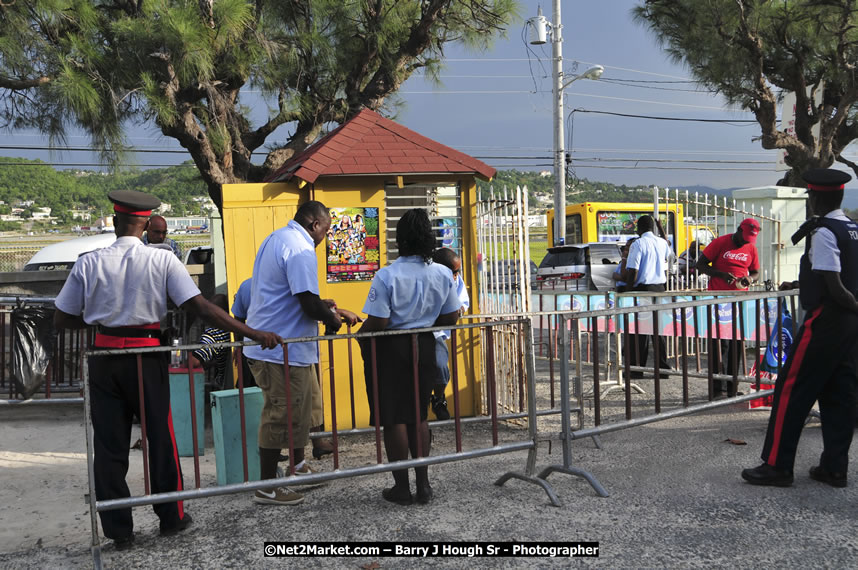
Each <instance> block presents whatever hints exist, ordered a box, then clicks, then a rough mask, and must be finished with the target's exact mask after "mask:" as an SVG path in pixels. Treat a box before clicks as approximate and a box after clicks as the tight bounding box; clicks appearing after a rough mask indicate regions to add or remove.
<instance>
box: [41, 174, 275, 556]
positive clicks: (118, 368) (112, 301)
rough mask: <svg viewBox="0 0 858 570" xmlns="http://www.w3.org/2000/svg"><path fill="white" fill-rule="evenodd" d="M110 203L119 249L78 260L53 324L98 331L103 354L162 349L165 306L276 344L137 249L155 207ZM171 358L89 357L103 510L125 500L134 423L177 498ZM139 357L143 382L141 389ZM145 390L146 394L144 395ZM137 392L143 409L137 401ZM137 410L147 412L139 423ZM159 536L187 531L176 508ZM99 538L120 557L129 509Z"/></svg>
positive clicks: (163, 488)
mask: <svg viewBox="0 0 858 570" xmlns="http://www.w3.org/2000/svg"><path fill="white" fill-rule="evenodd" d="M108 198H110V200H111V201H112V202H113V203H114V208H113V209H114V212H115V215H114V216H113V225H114V228H115V231H116V241H115V242H113V244H112V245H110V246H109V247H105V248H102V249H98V250H95V251H92V252H89V253H86V254H84V255H81V256H80V258H78V261H77V263H75V264H74V267H73V268H72V270H71V272H70V273H69V276H68V279H67V280H66V282H65V284H64V285H63V288H62V290H61V291H60V293H59V295H57V299H56V313H55V314H54V325H55V326H56V327H57V328H58V329H62V328H83V327H86V326H94V325H97V327H98V328H97V329H96V335H95V343H94V348H95V350H96V351H98V350H109V349H119V348H139V347H147V346H159V345H160V338H159V337H160V325H159V322H160V321H161V319H162V318H163V317H164V316H165V315H166V314H167V297H169V298H170V299H172V301H173V302H174V303H175V304H176V305H177V306H180V307H182V308H183V309H189V310H192V311H194V312H195V313H197V314H198V315H199V316H200V317H202V318H203V319H205V320H206V321H207V322H209V323H211V324H212V326H217V327H219V328H222V329H226V330H230V331H233V332H236V333H239V334H242V335H244V336H246V337H248V338H252V339H253V340H256V341H259V342H260V343H261V344H262V346H264V347H266V348H273V347H275V346H277V345H278V344H279V343H281V342H282V339H281V338H280V337H279V336H278V335H277V334H275V333H271V332H264V331H259V330H256V329H253V328H250V327H248V326H247V325H245V324H243V323H240V322H238V321H236V320H235V319H233V318H232V317H230V316H229V314H228V313H226V312H224V311H223V310H222V309H220V308H218V307H217V306H216V305H214V304H213V303H211V302H209V301H207V300H206V299H205V298H203V296H202V295H201V294H200V290H199V289H198V288H197V286H196V284H194V282H193V280H192V279H191V276H190V275H188V271H187V270H186V269H185V266H184V265H182V263H181V262H180V261H179V260H178V259H177V258H176V256H175V255H173V253H172V252H171V251H169V250H166V249H160V248H151V247H146V246H144V245H143V242H142V241H141V239H140V237H141V236H142V235H143V231H144V230H145V229H146V226H147V225H148V223H149V222H148V220H147V218H148V217H149V215H150V214H151V213H152V209H153V208H156V207H158V205H159V204H160V200H158V198H156V197H154V196H150V195H149V194H144V193H142V192H135V191H133V190H115V191H113V192H110V193H109V194H108ZM167 354H168V353H167V352H145V353H142V354H139V355H138V354H111V353H109V352H107V353H104V354H98V353H97V352H96V354H95V355H93V356H90V358H89V386H90V404H91V406H92V428H93V433H94V438H93V439H94V444H95V465H94V473H95V495H96V499H97V500H99V501H107V500H110V499H121V498H125V497H129V496H130V495H131V493H130V491H129V489H128V485H127V484H126V482H125V475H126V473H127V472H128V447H129V440H130V438H131V419H132V415H136V416H137V417H139V418H143V419H145V426H146V435H147V436H148V437H147V440H148V442H149V474H150V480H151V483H152V492H153V493H165V492H171V491H181V490H182V469H181V465H180V464H179V455H178V453H177V451H176V439H175V436H174V434H173V423H172V419H171V415H170V381H169V375H168V374H167ZM138 356H139V357H140V370H141V373H142V376H143V386H142V388H141V387H139V386H138V380H137V374H138V360H137V358H138ZM141 390H142V392H141ZM141 393H142V396H143V402H141V401H140V394H141ZM141 408H143V409H144V410H145V411H144V413H143V414H141ZM154 509H155V513H156V514H157V515H158V518H159V519H160V531H161V534H162V535H171V534H175V533H176V532H179V531H181V530H184V529H185V528H187V527H188V526H189V525H190V524H191V516H190V515H189V514H187V513H186V512H184V508H183V505H182V501H178V502H177V501H173V502H169V503H159V504H157V505H154ZM99 514H100V515H101V526H102V528H103V529H104V535H105V536H106V537H107V538H112V539H113V541H114V544H115V545H116V548H117V549H122V548H126V547H128V546H130V545H131V544H132V542H133V541H134V523H133V520H132V517H131V509H130V508H125V509H116V510H110V511H102V512H101V513H99Z"/></svg>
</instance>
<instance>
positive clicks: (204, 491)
mask: <svg viewBox="0 0 858 570" xmlns="http://www.w3.org/2000/svg"><path fill="white" fill-rule="evenodd" d="M500 326H517V327H519V328H520V335H521V336H520V338H521V339H522V340H523V344H524V346H525V347H530V346H532V344H533V331H532V326H531V322H530V319H527V318H520V317H519V318H515V319H491V320H484V321H482V322H475V323H469V324H459V325H455V326H449V327H435V328H424V329H411V330H402V331H383V332H376V333H361V334H354V333H351V332H348V333H346V334H340V335H334V336H314V337H303V338H290V339H287V340H286V341H285V342H284V344H283V345H282V350H283V357H284V364H283V380H284V383H285V387H286V398H287V402H291V393H290V385H289V364H288V362H289V360H288V359H289V355H288V349H287V347H288V345H289V344H291V343H297V342H321V343H322V346H324V345H327V347H328V351H329V354H330V355H333V352H334V343H335V342H340V343H342V342H346V343H348V344H349V345H351V343H352V342H353V340H356V339H363V340H364V341H365V342H369V343H370V354H371V367H370V370H371V371H372V374H371V376H372V378H371V380H370V381H371V382H372V393H373V398H372V400H373V401H372V402H371V403H370V405H373V406H374V407H375V412H376V413H375V417H376V418H378V417H379V415H378V413H377V412H378V406H379V399H378V377H377V353H376V341H377V339H378V338H379V337H384V336H390V335H409V336H411V346H412V350H413V354H415V355H416V353H417V335H418V334H419V333H423V332H432V331H437V330H449V329H454V330H456V331H467V330H472V329H476V330H478V331H483V332H484V339H488V342H489V344H488V347H489V354H491V346H492V344H491V336H492V331H493V329H494V328H496V327H500ZM457 336H458V334H453V335H452V338H451V350H450V353H451V354H453V355H455V354H457V340H456V339H457ZM247 344H249V343H247ZM206 346H207V347H213V346H220V347H239V348H240V347H242V346H245V343H222V344H218V345H206ZM470 346H473V343H471V345H470ZM201 347H203V345H198V344H194V345H183V346H181V347H180V349H182V350H183V351H185V352H184V354H185V355H186V356H185V358H186V359H187V355H188V354H189V352H190V351H192V350H195V349H198V348H201ZM175 348H176V347H152V348H135V349H111V350H99V351H98V354H99V355H101V356H104V355H133V356H136V361H137V382H138V387H139V390H140V402H141V410H140V420H141V430H142V437H141V441H142V446H143V449H142V452H143V472H144V490H145V493H144V495H142V496H135V497H127V498H118V499H111V500H96V498H95V497H96V494H95V477H94V461H95V457H94V433H93V427H92V418H91V399H90V397H91V396H90V394H91V386H90V383H91V382H90V378H89V370H88V367H87V366H85V367H84V368H83V380H84V382H83V383H84V408H85V428H86V442H87V467H88V472H89V477H88V478H89V492H90V517H91V521H90V522H91V526H92V545H91V550H92V556H93V562H94V564H95V566H96V568H100V567H101V545H100V540H99V534H98V520H97V513H99V512H103V511H108V510H114V509H120V508H130V507H138V506H143V505H154V504H158V503H166V502H173V501H180V500H188V499H199V498H204V497H214V496H219V495H228V494H237V493H251V492H253V491H256V490H260V489H268V488H271V487H277V486H281V485H289V484H293V483H297V484H299V485H311V484H315V483H322V482H325V481H331V480H335V479H343V478H347V477H355V476H359V475H370V474H376V473H383V472H386V471H393V470H399V469H408V468H412V467H425V466H429V465H434V464H439V463H447V462H452V461H461V460H465V459H472V458H478V457H486V456H492V455H499V454H503V453H510V452H515V451H524V450H527V451H528V457H527V461H526V464H525V468H524V471H523V472H511V473H506V474H504V475H503V476H502V477H501V479H499V480H498V481H497V484H502V483H503V481H505V480H507V479H509V478H518V479H521V480H525V481H528V482H531V483H533V484H536V485H538V486H540V487H542V488H543V489H544V490H546V492H547V493H548V495H549V497H550V498H551V499H552V502H553V503H555V504H556V503H557V501H556V495H555V494H554V493H553V491H552V490H551V488H550V486H549V485H548V483H547V482H545V481H544V479H538V478H536V477H534V476H533V473H534V471H535V465H536V448H537V422H536V417H537V410H536V394H535V382H534V376H535V370H534V364H533V355H532V351H531V350H525V351H524V355H523V357H524V361H525V366H526V375H525V377H524V380H525V384H526V388H527V393H526V404H527V405H526V407H527V411H526V412H525V413H523V414H522V413H511V414H500V413H498V412H499V409H498V408H499V405H498V400H497V394H496V391H495V390H494V388H493V386H492V384H493V382H494V378H493V368H492V369H489V370H488V371H487V373H486V378H487V382H488V384H489V386H488V399H489V402H490V410H489V411H490V414H489V417H485V418H482V417H474V418H467V419H466V418H462V417H461V414H460V402H459V396H458V392H459V376H460V374H459V370H458V367H457V365H456V359H455V358H453V359H452V361H451V362H452V371H451V382H452V384H453V395H454V415H453V418H452V419H450V420H446V421H443V422H433V425H444V424H448V425H449V424H452V425H454V426H455V434H456V436H455V449H456V450H455V452H453V453H444V454H441V455H435V456H428V455H426V456H424V454H423V450H424V449H426V448H425V446H426V445H427V444H428V443H429V442H425V441H422V440H421V439H420V438H419V436H418V453H417V455H418V457H416V458H411V459H405V460H401V461H395V462H393V463H385V462H383V461H382V453H381V449H382V443H381V430H382V426H380V425H378V423H376V425H375V426H373V427H370V428H361V429H356V428H355V427H354V425H355V423H354V415H352V428H351V429H346V430H340V429H339V427H338V423H337V414H336V406H337V397H338V395H337V391H336V390H335V380H334V377H335V376H334V372H333V370H332V371H331V373H330V383H331V401H330V402H329V405H330V407H331V410H332V412H333V413H332V425H331V431H330V432H327V433H329V434H330V435H331V436H332V437H333V443H334V452H333V464H334V470H333V471H329V472H317V473H313V474H310V475H300V476H299V475H296V474H295V463H294V458H293V457H292V456H293V454H292V453H290V454H289V456H290V457H289V469H288V472H287V473H286V476H285V477H278V478H276V479H268V480H261V481H249V480H248V479H249V477H248V455H247V446H246V438H244V437H243V436H244V435H245V433H244V429H245V427H244V426H245V422H244V419H245V407H244V382H243V377H242V372H241V370H242V366H241V363H240V362H239V363H238V364H239V365H238V367H237V369H238V371H239V376H238V384H239V390H238V397H239V409H240V421H241V426H242V462H243V468H244V482H242V483H231V484H226V485H220V486H213V487H202V486H201V484H200V467H199V448H198V442H197V435H196V434H197V429H196V427H197V426H196V424H195V423H194V425H193V427H192V430H191V431H192V437H193V450H194V487H195V488H193V489H189V490H182V491H175V492H165V493H157V494H151V493H150V486H149V470H148V442H147V434H146V430H147V425H146V421H147V420H146V413H145V409H143V405H144V404H143V402H144V399H143V390H144V381H143V378H142V358H143V355H144V354H147V353H156V352H164V351H169V350H175ZM273 350H277V349H276V348H275V349H273ZM93 354H94V352H87V353H85V356H92V355H93ZM348 354H349V360H350V364H351V350H350V349H349V352H348ZM239 358H240V357H239ZM412 378H413V381H414V383H415V388H416V387H417V385H418V370H417V367H416V365H415V367H414V370H413V374H412ZM319 380H320V381H321V380H322V379H321V378H320V379H319ZM194 382H195V378H194V371H193V370H192V369H190V368H189V369H188V383H189V388H190V394H191V401H190V405H191V409H192V411H193V407H194V400H193V394H194ZM350 391H351V403H352V410H354V382H353V379H352V381H351V382H350ZM414 406H415V411H418V410H419V396H418V391H417V390H415V402H414ZM287 407H288V409H289V412H288V414H289V415H288V418H287V425H288V428H287V434H288V441H289V445H290V449H291V447H292V441H293V436H294V434H293V429H292V421H291V406H289V405H288V403H287ZM558 411H559V410H558ZM558 411H551V410H549V411H543V412H542V413H543V414H545V413H557V412H558ZM191 417H192V418H194V417H195V414H193V413H192V414H191ZM513 418H526V419H527V422H528V427H527V434H526V436H525V437H521V438H519V439H518V440H515V441H510V442H505V443H501V442H500V441H499V438H498V426H499V421H501V420H507V419H513ZM194 421H195V420H194ZM477 421H489V422H491V432H492V435H491V439H492V442H491V446H488V447H485V446H483V447H479V446H477V447H475V448H472V449H464V448H463V442H462V426H463V424H466V423H469V422H477ZM366 432H374V433H375V450H376V464H375V465H365V466H358V467H345V468H344V467H343V466H342V465H341V462H340V459H341V458H340V450H339V439H340V437H342V436H344V435H351V434H357V433H366ZM418 433H419V430H418ZM315 435H316V436H324V435H326V434H315Z"/></svg>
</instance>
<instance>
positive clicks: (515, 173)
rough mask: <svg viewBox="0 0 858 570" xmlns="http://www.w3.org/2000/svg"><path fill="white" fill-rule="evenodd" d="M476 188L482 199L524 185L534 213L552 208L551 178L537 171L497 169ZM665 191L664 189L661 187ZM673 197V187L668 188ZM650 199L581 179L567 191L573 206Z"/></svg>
mask: <svg viewBox="0 0 858 570" xmlns="http://www.w3.org/2000/svg"><path fill="white" fill-rule="evenodd" d="M477 186H478V188H479V189H480V191H481V193H482V195H483V196H486V195H488V193H489V189H490V188H492V189H494V192H495V195H496V196H497V195H498V194H502V193H503V189H504V187H506V188H507V190H508V191H512V192H515V187H516V186H527V190H528V194H529V197H528V198H529V200H530V207H531V209H532V210H534V211H544V210H549V209H551V208H552V207H553V202H552V200H553V196H554V176H553V175H548V176H542V175H540V174H539V173H538V172H529V171H519V170H499V171H498V173H497V176H496V177H495V178H494V180H492V181H491V182H483V181H477ZM660 190H661V191H662V192H664V188H660ZM670 190H671V196H673V191H674V190H675V189H674V188H671V189H670ZM686 190H687V191H688V193H689V194H692V195H693V194H694V193H695V192H698V193H699V194H701V195H702V194H709V195H710V196H713V195H714V196H719V197H723V196H726V197H730V195H731V192H732V189H731V190H719V189H715V188H709V187H707V186H689V187H687V188H679V191H680V194H681V195H684V193H685V191H686ZM651 200H652V186H626V185H616V184H611V183H609V182H595V181H591V180H587V179H586V178H582V179H579V180H576V181H575V182H574V183H573V184H570V185H569V187H567V188H566V202H567V203H569V204H576V203H579V202H650V201H651Z"/></svg>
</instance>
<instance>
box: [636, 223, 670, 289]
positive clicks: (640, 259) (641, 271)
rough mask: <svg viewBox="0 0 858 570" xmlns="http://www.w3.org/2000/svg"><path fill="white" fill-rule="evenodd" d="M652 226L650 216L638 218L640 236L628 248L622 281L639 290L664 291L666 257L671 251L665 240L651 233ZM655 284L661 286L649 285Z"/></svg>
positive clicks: (653, 224)
mask: <svg viewBox="0 0 858 570" xmlns="http://www.w3.org/2000/svg"><path fill="white" fill-rule="evenodd" d="M654 228H655V222H654V221H653V219H652V216H648V215H644V216H641V217H640V218H638V229H637V233H638V235H639V236H640V238H639V239H636V240H635V242H634V243H633V244H632V245H631V247H630V248H629V257H628V259H627V260H626V279H624V281H625V282H626V283H631V284H632V285H633V286H634V287H635V288H636V289H637V290H639V291H656V290H660V291H664V290H665V287H664V285H665V283H667V267H668V259H669V258H670V257H671V254H672V252H671V250H670V244H669V243H668V242H667V240H665V239H662V238H660V237H657V236H656V235H655V234H654V233H652V230H653V229H654ZM657 285H661V288H660V289H658V287H655V288H651V287H649V286H657ZM641 287H647V288H646V289H643V288H641Z"/></svg>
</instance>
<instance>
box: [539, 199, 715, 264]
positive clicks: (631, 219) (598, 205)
mask: <svg viewBox="0 0 858 570" xmlns="http://www.w3.org/2000/svg"><path fill="white" fill-rule="evenodd" d="M644 214H650V215H652V204H644V203H632V202H583V203H581V204H572V205H569V206H566V241H567V242H568V243H570V244H581V243H604V242H619V243H620V244H623V243H625V242H626V241H628V240H629V239H630V238H633V237H637V233H636V232H635V227H636V224H637V220H638V218H639V217H641V216H642V215H644ZM658 217H659V221H661V225H662V227H663V228H664V231H665V232H666V233H667V241H669V242H670V244H671V246H672V247H673V251H674V253H675V254H677V255H679V254H680V253H681V252H683V251H685V250H686V248H687V247H688V243H689V242H690V241H691V240H693V239H696V238H695V237H694V235H693V234H692V235H689V233H688V231H687V228H686V220H685V215H684V213H683V205H682V204H677V203H671V204H667V205H662V209H661V210H660V211H659V216H658ZM548 235H549V236H552V235H554V210H549V211H548ZM701 237H703V236H701ZM707 243H708V242H707Z"/></svg>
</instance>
